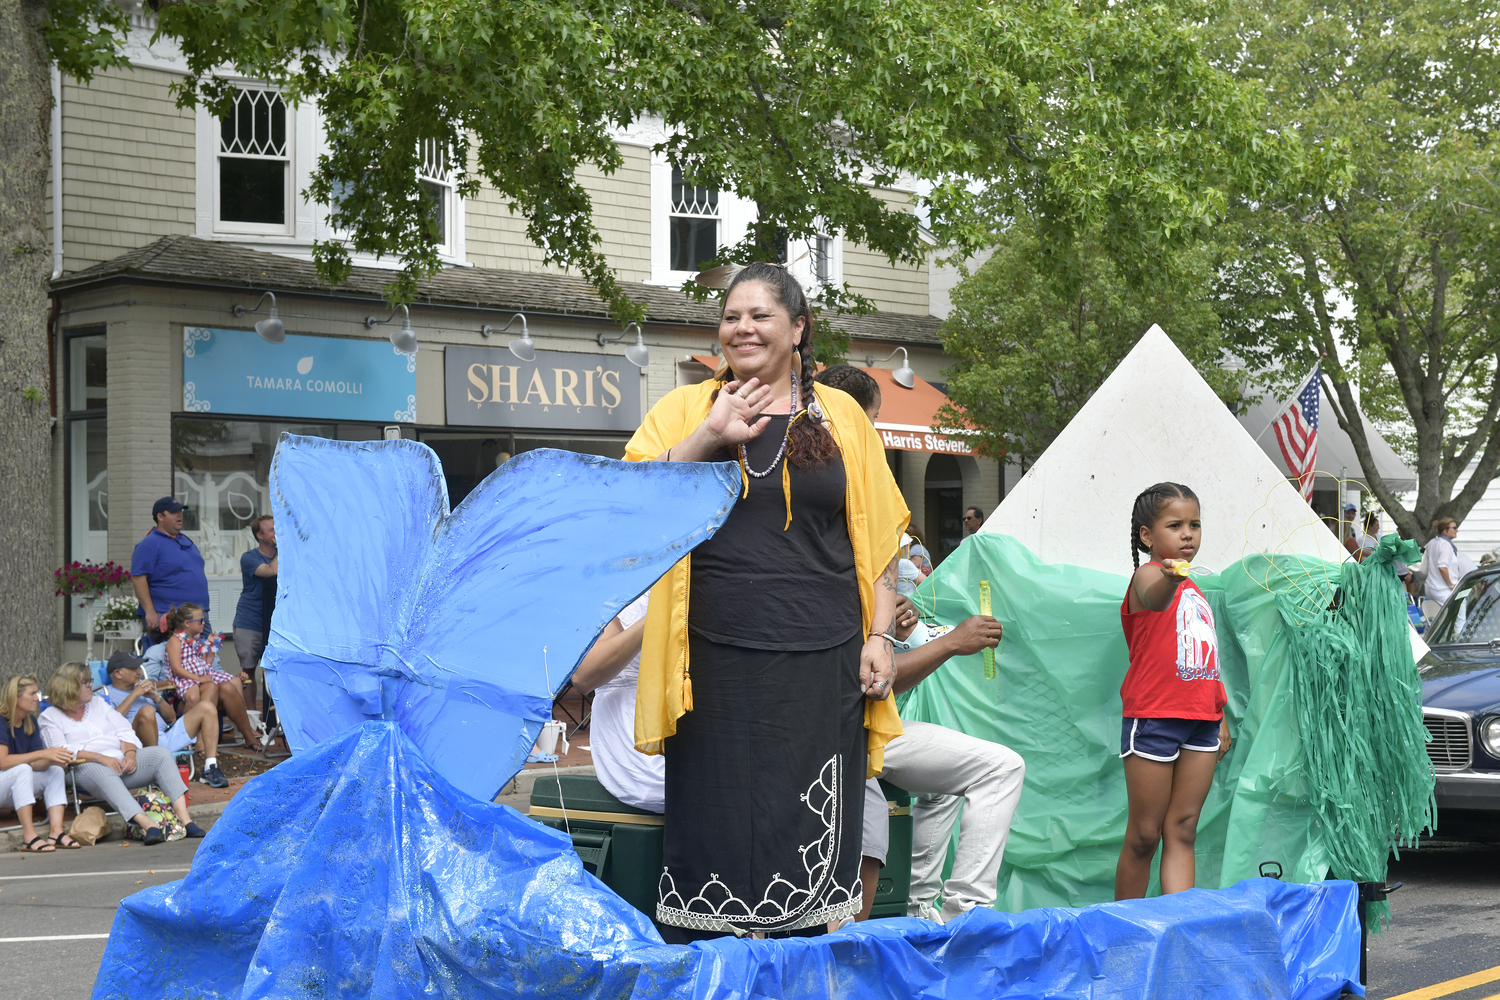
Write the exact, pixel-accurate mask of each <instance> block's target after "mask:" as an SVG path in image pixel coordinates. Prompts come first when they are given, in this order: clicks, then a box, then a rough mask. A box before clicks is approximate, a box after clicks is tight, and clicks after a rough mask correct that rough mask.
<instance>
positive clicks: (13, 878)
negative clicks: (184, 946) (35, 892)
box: [0, 868, 192, 941]
mask: <svg viewBox="0 0 1500 1000" xmlns="http://www.w3.org/2000/svg"><path fill="white" fill-rule="evenodd" d="M187 871H192V869H191V868H151V869H149V870H148V869H145V868H142V869H140V870H138V871H128V872H120V871H109V872H59V873H57V874H54V875H0V882H22V881H29V880H31V879H38V878H85V877H90V876H98V875H161V874H163V873H176V872H187ZM84 936H85V937H87V936H88V935H84ZM20 940H22V939H21V938H0V941H20ZM24 940H27V941H30V940H33V939H32V938H25V939H24ZM35 940H37V941H41V940H42V938H36V939H35Z"/></svg>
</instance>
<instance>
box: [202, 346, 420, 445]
mask: <svg viewBox="0 0 1500 1000" xmlns="http://www.w3.org/2000/svg"><path fill="white" fill-rule="evenodd" d="M182 408H183V409H184V410H187V411H189V412H191V413H216V414H217V413H234V414H244V415H248V416H262V417H311V418H314V419H319V420H379V421H385V422H390V421H398V422H400V423H415V422H416V419H417V359H416V356H415V355H410V354H402V353H401V352H400V351H397V350H396V349H395V348H394V347H392V346H391V345H390V343H389V342H388V341H386V340H383V339H382V340H345V339H342V338H338V337H303V336H292V335H288V336H287V338H286V342H285V343H282V344H268V343H266V342H265V341H264V340H262V339H261V338H260V335H259V334H257V333H255V332H254V331H252V330H213V329H208V328H206V327H196V326H190V327H185V328H184V329H183V331H182Z"/></svg>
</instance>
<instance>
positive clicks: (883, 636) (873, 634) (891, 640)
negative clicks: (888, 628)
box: [865, 632, 901, 646]
mask: <svg viewBox="0 0 1500 1000" xmlns="http://www.w3.org/2000/svg"><path fill="white" fill-rule="evenodd" d="M870 639H884V640H885V641H886V642H888V643H890V644H891V645H892V646H895V645H898V644H899V643H900V642H901V640H900V639H897V638H896V637H895V636H893V635H887V634H886V633H884V632H871V633H870ZM870 639H866V640H865V641H866V642H869V641H870Z"/></svg>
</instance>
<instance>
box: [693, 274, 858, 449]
mask: <svg viewBox="0 0 1500 1000" xmlns="http://www.w3.org/2000/svg"><path fill="white" fill-rule="evenodd" d="M747 281H758V282H760V283H761V284H762V285H765V286H766V287H767V288H768V289H770V291H771V294H772V295H773V296H775V298H776V301H777V303H778V304H779V305H780V306H781V307H782V308H783V309H785V310H786V311H787V315H789V316H791V318H792V325H793V326H795V325H796V323H797V317H799V316H800V317H802V319H803V321H804V325H803V327H802V341H801V343H799V344H798V345H797V349H796V353H797V362H798V364H799V365H800V368H801V370H800V371H799V372H798V373H797V382H798V383H799V392H800V394H801V397H802V398H801V400H800V401H799V402H800V405H801V406H803V407H811V405H812V402H813V378H814V376H816V375H817V374H818V363H817V362H816V361H814V360H813V348H812V341H813V314H812V307H811V306H810V305H808V302H807V293H806V292H804V291H803V290H802V283H801V282H800V281H798V280H797V279H796V278H795V277H793V276H792V275H791V274H788V273H787V269H786V268H785V267H778V266H776V265H775V264H765V263H760V262H757V263H754V264H751V265H750V266H748V267H746V268H745V269H744V270H742V271H740V272H739V273H738V274H736V275H735V276H734V280H733V281H731V282H730V283H729V287H728V288H726V289H725V290H724V301H725V303H728V301H729V293H730V292H732V291H734V289H735V288H736V287H737V286H738V285H741V284H744V283H745V282H747ZM719 315H720V316H721V317H722V316H723V310H722V309H721V310H720V312H719ZM726 369H727V363H726V366H725V368H721V369H720V370H719V372H718V374H717V375H715V378H718V379H720V380H724V381H727V380H728V379H731V378H734V375H733V374H732V373H731V372H729V371H727V370H726ZM872 381H873V380H872ZM709 398H710V399H711V400H713V399H718V398H719V390H718V389H715V390H714V391H713V395H712V396H710V397H709ZM792 416H793V417H796V414H795V413H794V414H792ZM837 454H838V445H836V444H834V441H833V435H832V434H831V433H829V431H828V428H827V427H825V426H824V425H823V420H822V417H821V415H818V411H817V410H816V409H815V408H814V409H810V410H809V412H808V413H807V414H806V415H805V416H804V417H803V418H802V419H800V420H796V419H794V420H793V421H792V429H791V434H790V436H789V440H788V442H787V451H786V458H787V461H789V462H791V463H792V464H793V465H795V466H797V468H799V469H809V468H815V467H817V466H820V465H826V464H827V463H828V462H829V461H831V460H832V459H833V457H834V456H835V455H837Z"/></svg>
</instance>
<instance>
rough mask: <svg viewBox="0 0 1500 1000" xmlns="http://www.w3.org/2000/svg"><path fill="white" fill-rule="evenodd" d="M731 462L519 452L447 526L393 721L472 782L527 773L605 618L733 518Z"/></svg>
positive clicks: (456, 779)
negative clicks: (559, 697) (524, 768)
mask: <svg viewBox="0 0 1500 1000" xmlns="http://www.w3.org/2000/svg"><path fill="white" fill-rule="evenodd" d="M739 486H740V479H739V470H738V469H737V468H736V467H735V466H733V465H730V464H723V465H710V464H685V463H672V464H667V463H660V462H649V463H634V462H617V461H614V460H612V459H607V458H599V457H597V456H592V455H579V454H575V453H572V452H566V451H552V450H539V451H531V452H526V453H524V454H522V455H519V456H517V457H516V458H514V459H512V460H511V461H510V462H508V463H506V465H505V466H504V467H503V468H501V469H499V470H497V471H496V472H495V473H493V474H492V475H491V476H490V477H489V478H488V479H486V480H485V481H484V482H483V483H481V484H480V486H479V487H478V488H477V489H476V490H475V491H474V492H473V493H471V494H469V496H468V497H467V498H466V499H465V500H464V502H463V503H462V504H461V505H460V506H459V508H458V509H457V510H456V511H454V512H453V514H452V516H451V517H449V518H448V519H447V520H446V521H444V522H443V524H442V525H441V526H440V527H439V529H438V531H437V535H436V538H435V541H434V545H433V553H432V555H433V557H432V562H431V565H430V567H429V570H428V572H427V573H426V574H424V578H423V585H422V588H421V591H420V593H419V595H418V597H417V601H416V603H415V605H414V606H413V608H412V613H411V616H410V618H409V621H408V626H407V631H406V645H405V646H404V647H403V650H402V655H403V659H404V661H405V667H406V670H405V678H406V679H404V680H403V681H402V682H401V683H400V684H399V690H398V691H396V692H395V697H394V698H392V699H391V700H390V702H389V704H388V712H389V713H390V717H393V718H395V719H396V720H397V721H398V722H399V723H400V724H401V728H402V730H403V731H404V732H405V733H406V734H407V735H408V736H409V737H410V738H411V739H412V740H413V742H415V743H416V744H417V745H418V746H419V747H420V748H421V750H422V754H423V756H424V757H425V758H426V760H427V761H428V762H429V763H430V764H432V765H433V766H434V767H435V768H437V769H438V771H440V772H441V773H442V774H443V775H444V776H445V777H447V778H448V779H449V780H450V781H452V782H453V783H454V784H456V785H458V786H459V787H460V788H462V789H463V790H464V791H466V792H468V793H469V794H471V795H474V796H476V797H478V798H491V797H493V796H494V795H495V793H496V792H498V791H499V789H500V788H501V787H502V786H503V785H504V784H505V782H506V781H508V780H509V779H510V777H511V776H512V775H513V774H515V772H516V771H518V770H520V768H521V765H522V764H523V763H524V762H525V758H526V755H527V753H528V752H529V751H530V749H531V744H532V741H533V740H534V739H535V738H536V735H537V732H538V730H539V729H540V728H541V725H542V724H543V723H544V722H545V721H546V720H548V719H550V718H551V717H552V709H551V702H552V697H553V695H554V694H555V693H556V692H557V691H558V690H560V689H561V688H562V686H563V683H564V682H565V681H566V680H567V678H568V676H569V675H570V674H571V673H572V672H573V668H574V667H576V666H577V665H578V662H579V661H580V660H581V659H582V658H583V655H584V654H585V653H586V652H587V651H588V649H589V647H590V646H591V645H593V642H594V639H595V637H596V636H597V635H598V634H599V632H600V630H601V629H603V627H604V626H605V625H606V624H608V623H609V621H610V620H611V619H612V618H614V616H615V615H616V614H618V613H619V612H620V610H621V609H623V608H624V607H625V606H626V605H627V604H629V603H630V602H631V601H633V600H635V598H636V597H638V596H640V594H642V593H643V592H645V591H646V590H647V589H648V588H649V587H650V586H651V585H652V584H653V583H655V582H656V580H657V579H658V578H659V577H661V576H662V574H664V573H665V572H666V571H667V570H668V569H670V568H671V567H672V565H673V564H674V563H676V562H677V561H678V560H680V559H681V558H682V557H683V556H685V555H686V554H687V553H688V552H689V551H691V550H692V549H693V547H694V546H696V545H698V543H700V542H702V541H703V540H704V539H706V538H708V537H709V536H710V535H711V534H712V533H713V532H714V531H716V530H717V529H718V527H719V525H721V524H722V523H723V522H724V518H725V517H727V516H728V514H729V510H730V508H731V507H732V506H733V505H734V501H735V499H736V498H737V496H738V494H739Z"/></svg>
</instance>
